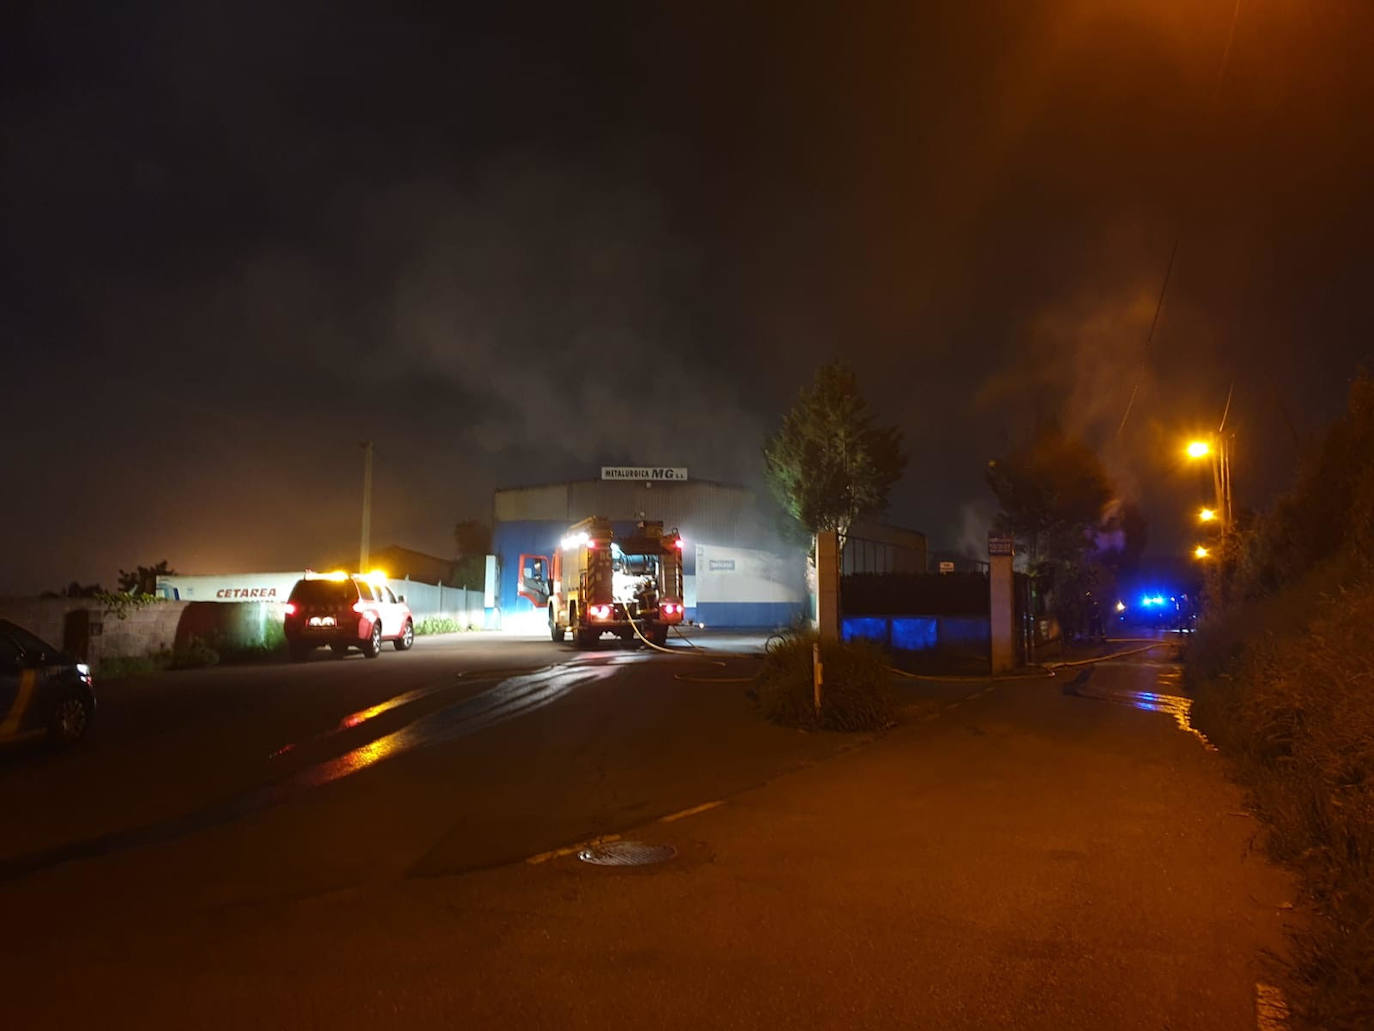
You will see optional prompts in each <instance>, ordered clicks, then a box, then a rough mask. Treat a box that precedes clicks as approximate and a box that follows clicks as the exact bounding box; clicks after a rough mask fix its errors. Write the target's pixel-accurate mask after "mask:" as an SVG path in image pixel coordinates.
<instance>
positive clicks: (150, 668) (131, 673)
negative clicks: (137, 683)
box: [95, 651, 172, 688]
mask: <svg viewBox="0 0 1374 1031" xmlns="http://www.w3.org/2000/svg"><path fill="white" fill-rule="evenodd" d="M171 667H172V653H171V652H167V651H164V652H156V653H154V654H152V655H129V656H120V657H117V658H109V659H101V660H100V661H99V662H98V663H96V666H95V673H96V676H97V677H99V678H100V679H101V680H125V679H127V678H129V677H137V676H142V675H143V674H146V673H161V672H162V671H163V670H165V669H171ZM96 686H97V688H98V687H99V684H97V685H96Z"/></svg>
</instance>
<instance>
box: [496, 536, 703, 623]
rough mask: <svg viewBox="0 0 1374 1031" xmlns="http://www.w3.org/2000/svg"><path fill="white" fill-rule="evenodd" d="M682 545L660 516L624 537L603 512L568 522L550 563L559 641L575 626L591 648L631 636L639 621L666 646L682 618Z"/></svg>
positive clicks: (553, 618) (552, 616)
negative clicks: (612, 636)
mask: <svg viewBox="0 0 1374 1031" xmlns="http://www.w3.org/2000/svg"><path fill="white" fill-rule="evenodd" d="M682 546H683V545H682V537H681V536H679V534H678V532H677V531H676V530H671V531H669V532H668V533H666V534H665V533H664V532H663V523H662V522H640V523H637V524H636V525H635V529H634V532H633V533H631V534H630V535H629V536H626V537H617V536H616V535H615V533H614V531H613V529H612V527H611V521H610V520H609V519H605V518H602V517H601V516H592V517H591V518H589V519H584V520H582V521H581V522H580V523H576V524H575V525H573V526H571V527H569V528H568V532H567V533H566V534H565V535H564V537H563V539H562V540H561V541H560V542H559V544H558V546H557V547H556V548H555V549H554V553H553V561H552V563H551V564H550V565H551V566H552V569H551V577H550V581H549V582H548V584H547V589H548V599H549V601H548V607H549V636H550V637H552V638H553V640H555V641H562V640H564V639H565V635H566V634H567V632H568V631H569V630H571V631H572V634H573V643H574V644H576V645H577V647H579V648H586V647H588V646H590V645H591V644H593V643H594V642H596V641H597V640H599V639H600V637H601V636H602V635H603V634H607V633H610V634H615V635H616V636H617V637H619V638H621V639H622V640H626V641H628V640H633V639H634V638H635V636H636V635H635V627H638V629H639V632H640V633H641V634H643V635H644V637H645V638H647V639H648V640H650V641H652V642H653V643H654V644H658V645H662V644H663V643H664V642H666V641H667V639H668V629H669V628H670V627H672V626H674V625H676V624H678V623H681V622H682ZM535 570H536V571H537V566H536V567H535ZM523 572H524V570H523V568H522V573H523ZM522 582H523V581H522Z"/></svg>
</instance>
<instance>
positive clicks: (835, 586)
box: [816, 530, 840, 641]
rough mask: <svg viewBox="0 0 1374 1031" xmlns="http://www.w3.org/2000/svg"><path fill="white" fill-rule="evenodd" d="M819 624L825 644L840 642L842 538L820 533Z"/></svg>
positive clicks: (817, 537) (817, 556)
mask: <svg viewBox="0 0 1374 1031" xmlns="http://www.w3.org/2000/svg"><path fill="white" fill-rule="evenodd" d="M816 625H817V629H818V630H819V631H820V635H821V640H822V641H838V640H839V639H840V535H839V534H838V533H836V532H835V531H834V530H822V531H821V532H820V533H818V534H816Z"/></svg>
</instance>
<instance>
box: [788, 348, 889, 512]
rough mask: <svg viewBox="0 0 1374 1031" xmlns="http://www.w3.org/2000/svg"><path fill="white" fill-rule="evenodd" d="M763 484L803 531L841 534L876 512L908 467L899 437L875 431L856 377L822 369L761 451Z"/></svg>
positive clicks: (841, 369) (884, 429)
mask: <svg viewBox="0 0 1374 1031" xmlns="http://www.w3.org/2000/svg"><path fill="white" fill-rule="evenodd" d="M763 459H764V468H765V472H766V474H767V477H768V484H769V486H770V487H771V488H772V490H773V493H774V494H775V495H776V496H777V499H778V501H779V502H780V503H781V504H782V507H783V508H784V509H785V510H786V511H787V513H788V514H789V515H791V516H792V518H794V519H796V520H797V521H798V522H799V523H800V524H801V525H802V526H804V527H805V528H806V529H807V530H808V531H809V532H811V533H816V532H817V531H820V530H839V531H840V532H841V533H845V532H847V531H848V530H849V528H850V526H852V525H853V524H854V522H855V521H857V520H858V519H860V518H862V517H863V516H865V515H869V514H872V513H874V512H878V511H881V510H882V508H883V506H884V505H886V504H887V495H888V492H889V491H890V490H891V489H892V485H893V484H894V483H896V482H897V480H898V479H899V478H900V477H901V475H902V470H903V469H904V468H905V467H906V455H904V454H903V453H902V434H901V431H900V430H898V429H897V428H896V427H895V426H875V425H874V422H873V414H872V412H871V411H870V410H869V407H868V403H867V402H866V401H865V400H864V399H863V398H862V397H861V396H860V395H859V387H858V383H857V381H856V380H855V377H854V373H853V371H852V370H851V369H849V367H848V366H846V365H844V364H842V363H838V362H837V363H832V364H830V365H824V366H822V367H821V368H820V370H819V371H818V372H817V373H816V379H815V382H814V383H812V384H811V386H810V387H806V388H803V389H802V392H801V396H800V397H798V398H797V402H796V404H794V405H793V406H792V409H791V410H790V411H789V412H788V413H787V414H786V415H785V416H783V420H782V426H781V428H780V429H779V430H778V432H777V433H775V434H774V435H773V436H771V437H769V438H768V440H767V441H766V442H765V443H764V447H763Z"/></svg>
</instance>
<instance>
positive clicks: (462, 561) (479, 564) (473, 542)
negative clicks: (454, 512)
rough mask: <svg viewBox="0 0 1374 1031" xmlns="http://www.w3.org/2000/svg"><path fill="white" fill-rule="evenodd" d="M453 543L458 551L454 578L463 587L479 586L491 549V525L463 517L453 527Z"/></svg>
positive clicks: (484, 573)
mask: <svg viewBox="0 0 1374 1031" xmlns="http://www.w3.org/2000/svg"><path fill="white" fill-rule="evenodd" d="M453 545H454V548H455V549H456V550H457V553H458V564H457V566H456V568H455V569H454V573H453V575H454V579H456V580H457V581H458V582H459V583H460V584H462V585H463V586H465V587H467V586H470V585H472V584H476V585H478V586H481V584H482V581H483V579H484V578H485V576H486V556H487V552H489V551H490V550H491V527H489V526H487V524H486V523H483V522H479V521H478V520H476V519H464V520H462V521H461V522H459V523H458V524H457V525H455V526H454V527H453Z"/></svg>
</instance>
